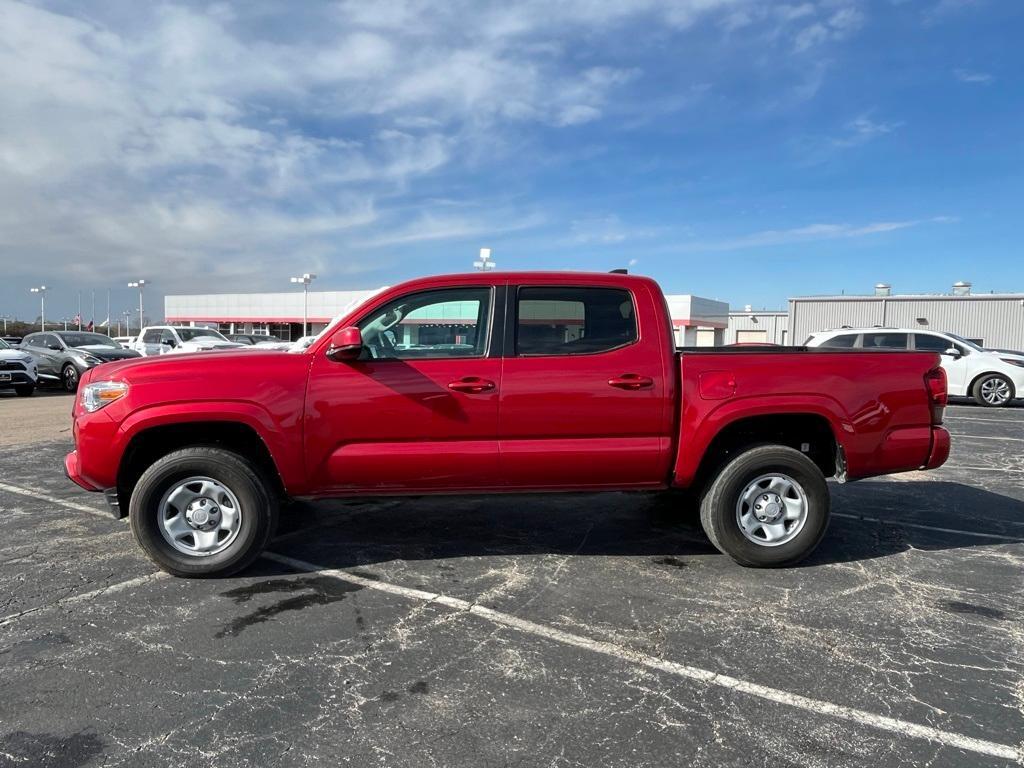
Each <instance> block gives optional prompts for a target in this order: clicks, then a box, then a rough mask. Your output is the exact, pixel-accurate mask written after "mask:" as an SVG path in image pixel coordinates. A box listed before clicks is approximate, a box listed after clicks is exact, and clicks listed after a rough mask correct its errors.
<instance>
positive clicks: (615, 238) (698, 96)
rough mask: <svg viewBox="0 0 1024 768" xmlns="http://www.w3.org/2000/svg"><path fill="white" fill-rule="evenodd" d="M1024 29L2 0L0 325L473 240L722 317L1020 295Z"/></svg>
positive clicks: (796, 11)
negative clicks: (743, 309) (617, 279)
mask: <svg viewBox="0 0 1024 768" xmlns="http://www.w3.org/2000/svg"><path fill="white" fill-rule="evenodd" d="M1022 32H1024V4H1022V3H1019V2H1015V1H1013V0H1006V1H1004V2H999V1H998V0H919V1H917V2H915V1H914V0H876V1H875V2H868V1H866V0H863V1H862V0H808V1H807V2H802V1H801V0H793V2H789V3H766V2H763V1H758V2H755V1H754V0H674V1H673V2H666V1H665V0H632V1H631V0H563V1H562V2H558V3H552V2H550V0H524V1H523V2H518V3H508V2H493V3H492V2H488V1H487V0H472V1H471V2H470V1H468V0H448V1H447V2H444V3H437V2H434V3H429V2H420V0H394V2H386V1H385V0H372V1H369V0H368V1H364V0H348V1H345V2H336V3H328V2H323V3H314V2H310V3H301V4H293V3H284V2H269V1H268V0H253V1H252V2H246V3H237V4H233V3H227V2H217V3H166V4H156V3H154V4H149V3H137V2H128V1H125V2H103V3H91V4H90V3H82V2H70V1H66V2H60V1H54V2H40V3H21V2H13V1H12V0H0V71H3V72H5V77H4V78H2V79H0V274H2V278H0V315H4V314H7V315H11V314H13V315H18V316H22V317H27V316H31V317H35V316H36V315H37V313H38V305H37V302H36V301H35V299H34V297H33V296H32V295H31V294H30V293H29V290H28V289H29V288H30V287H31V286H33V285H38V284H40V283H46V284H47V285H48V286H50V288H51V290H50V294H49V297H48V305H49V308H48V312H47V314H48V316H49V317H59V316H61V315H64V314H69V313H70V314H74V309H75V304H76V301H77V299H76V292H77V290H79V289H81V290H84V291H86V294H85V295H86V303H88V296H89V293H88V292H89V291H90V290H93V289H95V290H96V291H97V295H98V297H99V299H98V303H100V304H104V305H105V295H106V289H107V288H113V289H114V305H115V306H114V309H115V311H117V310H119V309H124V308H128V307H131V306H133V303H134V298H133V293H132V291H130V290H128V289H127V288H126V287H125V283H126V282H127V281H128V280H129V279H134V278H136V277H140V276H141V277H145V278H147V279H148V280H149V281H150V282H151V285H152V288H151V290H150V296H151V298H150V301H151V302H152V303H157V302H159V296H160V295H161V294H163V293H188V292H212V291H245V290H287V289H289V286H288V283H287V279H288V277H289V276H290V275H292V274H296V273H300V272H302V271H313V272H317V273H319V274H320V275H321V277H320V279H319V280H318V281H317V283H316V284H315V287H316V288H320V289H352V288H364V287H375V286H378V285H382V284H391V283H395V282H397V281H399V280H401V279H404V278H407V277H412V276H415V275H419V274H426V273H433V272H446V271H463V270H465V269H466V268H468V267H469V265H470V263H471V262H472V261H473V259H474V257H475V255H476V251H477V249H478V248H479V247H481V246H487V247H491V248H492V249H494V256H495V260H496V261H497V262H498V264H499V267H501V268H508V269H513V268H514V269H555V268H570V269H597V270H607V269H611V268H614V267H621V266H627V265H628V266H629V267H630V269H631V270H632V271H636V272H640V273H644V274H649V275H652V276H654V277H656V278H658V279H659V280H660V281H661V283H662V284H663V286H664V287H665V289H666V290H667V291H670V292H675V293H681V292H693V293H698V294H701V295H705V296H712V297H717V298H720V299H724V300H727V301H729V302H730V303H732V304H733V305H735V306H742V305H744V304H748V303H749V304H753V305H755V306H758V307H760V306H767V307H779V306H784V303H785V299H786V298H787V297H788V296H791V295H801V294H808V293H838V292H840V291H846V292H848V293H857V292H869V291H870V289H871V286H872V285H873V284H874V283H875V282H877V281H880V280H884V281H887V282H890V283H892V284H893V285H894V288H895V290H896V291H905V292H928V291H940V292H941V291H945V290H948V288H949V286H950V285H951V284H952V283H953V282H955V281H956V280H959V279H967V280H971V281H973V283H974V285H975V290H981V291H990V290H994V291H1024V258H1022V254H1021V247H1020V243H1021V228H1022V224H1021V222H1022V221H1024V215H1022V214H1024V210H1022V207H1024V203H1022V201H1024V164H1022V160H1024V132H1022V130H1021V126H1022V123H1024V120H1022V118H1024V88H1022V82H1021V73H1022V72H1024V50H1022V47H1021V46H1020V44H1019V41H1020V37H1021V33H1022ZM152 303H151V306H152V305H153V304H152ZM103 311H105V307H104V308H103V310H100V312H101V314H102V312H103ZM100 319H102V318H100Z"/></svg>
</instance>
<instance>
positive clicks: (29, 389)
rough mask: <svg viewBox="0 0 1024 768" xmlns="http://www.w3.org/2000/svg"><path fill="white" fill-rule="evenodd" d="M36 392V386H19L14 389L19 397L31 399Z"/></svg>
mask: <svg viewBox="0 0 1024 768" xmlns="http://www.w3.org/2000/svg"><path fill="white" fill-rule="evenodd" d="M35 391H36V385H35V384H17V385H15V387H14V392H15V394H17V395H18V397H31V396H32V393H33V392H35Z"/></svg>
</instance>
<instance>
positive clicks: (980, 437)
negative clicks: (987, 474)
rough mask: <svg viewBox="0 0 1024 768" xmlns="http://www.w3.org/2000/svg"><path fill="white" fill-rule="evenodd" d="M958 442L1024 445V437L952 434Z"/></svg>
mask: <svg viewBox="0 0 1024 768" xmlns="http://www.w3.org/2000/svg"><path fill="white" fill-rule="evenodd" d="M949 434H950V435H952V436H953V437H955V438H957V439H958V440H999V441H1000V442H1006V443H1024V437H991V436H989V435H968V434H966V433H965V432H950V433H949Z"/></svg>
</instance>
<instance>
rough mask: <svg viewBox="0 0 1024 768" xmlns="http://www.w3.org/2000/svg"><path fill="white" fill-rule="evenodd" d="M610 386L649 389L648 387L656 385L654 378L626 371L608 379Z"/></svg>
mask: <svg viewBox="0 0 1024 768" xmlns="http://www.w3.org/2000/svg"><path fill="white" fill-rule="evenodd" d="M608 386H610V387H618V388H619V389H647V387H653V386H654V379H649V378H647V377H646V376H640V375H639V374H636V373H624V374H622V375H621V376H616V377H614V378H611V379H608Z"/></svg>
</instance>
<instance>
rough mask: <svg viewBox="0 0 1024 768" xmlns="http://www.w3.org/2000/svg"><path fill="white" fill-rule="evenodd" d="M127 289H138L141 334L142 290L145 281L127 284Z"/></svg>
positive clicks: (140, 330)
mask: <svg viewBox="0 0 1024 768" xmlns="http://www.w3.org/2000/svg"><path fill="white" fill-rule="evenodd" d="M128 287H129V288H138V289H139V333H142V290H143V289H144V288H145V287H146V281H145V280H135V281H133V282H130V283H128Z"/></svg>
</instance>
